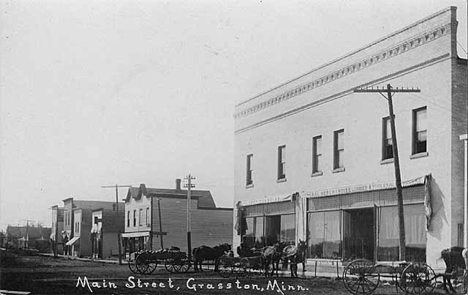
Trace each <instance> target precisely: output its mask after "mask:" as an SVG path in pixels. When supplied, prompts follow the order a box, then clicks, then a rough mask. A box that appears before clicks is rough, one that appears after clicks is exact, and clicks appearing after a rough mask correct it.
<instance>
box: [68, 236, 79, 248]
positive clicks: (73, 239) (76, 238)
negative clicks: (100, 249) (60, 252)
mask: <svg viewBox="0 0 468 295" xmlns="http://www.w3.org/2000/svg"><path fill="white" fill-rule="evenodd" d="M79 238H80V237H74V238H72V239H71V240H70V241H68V242H67V243H66V244H65V245H67V246H71V245H73V244H75V242H76V241H78V239H79Z"/></svg>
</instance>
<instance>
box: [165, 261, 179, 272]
mask: <svg viewBox="0 0 468 295" xmlns="http://www.w3.org/2000/svg"><path fill="white" fill-rule="evenodd" d="M164 267H165V268H166V270H167V271H168V272H171V273H172V272H175V271H176V270H175V266H174V259H166V260H165V261H164Z"/></svg>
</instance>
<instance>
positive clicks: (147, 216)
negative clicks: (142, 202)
mask: <svg viewBox="0 0 468 295" xmlns="http://www.w3.org/2000/svg"><path fill="white" fill-rule="evenodd" d="M146 226H150V222H149V207H147V208H146Z"/></svg>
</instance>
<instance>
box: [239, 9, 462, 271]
mask: <svg viewBox="0 0 468 295" xmlns="http://www.w3.org/2000/svg"><path fill="white" fill-rule="evenodd" d="M376 21H378V20H376ZM456 31H457V20H456V8H455V7H449V8H447V9H444V10H442V11H439V12H437V13H435V14H433V15H430V16H428V17H426V18H424V19H422V20H420V21H417V22H416V23H413V24H411V25H409V26H407V27H405V28H403V29H401V30H399V31H397V32H394V33H392V34H390V35H388V36H386V37H384V38H381V39H379V40H377V41H375V42H373V43H371V44H369V45H366V46H364V47H362V48H361V49H359V50H356V51H354V52H351V53H349V54H347V55H345V56H343V57H341V58H338V59H335V60H333V61H332V62H329V63H327V64H325V65H323V66H320V67H318V68H316V69H314V70H312V71H310V72H308V73H306V74H304V75H302V76H300V77H298V78H295V79H292V80H290V81H288V82H286V83H284V84H281V85H279V86H277V87H275V88H273V89H271V90H269V91H266V92H264V93H262V94H260V95H258V96H256V97H253V98H251V99H248V100H246V101H244V102H242V103H239V104H237V105H236V107H235V114H234V118H235V135H234V137H235V171H234V175H235V189H234V190H235V203H236V204H237V207H236V211H235V212H234V215H235V218H234V220H235V221H236V223H237V224H236V228H237V231H236V232H235V233H234V235H233V239H234V247H236V246H237V245H239V244H240V242H241V240H242V239H243V240H244V241H246V242H247V243H251V244H252V245H257V246H263V245H268V244H272V243H274V242H276V241H278V240H285V241H293V242H297V241H298V240H299V239H302V240H307V243H308V251H307V255H308V258H309V259H319V260H330V261H343V260H350V259H353V258H357V257H363V258H368V259H372V260H397V258H398V247H399V244H398V217H397V214H396V204H397V200H396V193H395V189H394V187H395V180H394V179H395V176H394V163H393V153H392V144H393V142H392V137H391V133H390V129H389V123H388V122H389V117H388V116H389V114H388V104H387V101H386V100H385V99H383V98H382V97H381V96H380V95H379V94H378V93H374V94H369V93H354V89H356V88H365V87H381V88H382V87H385V86H386V85H387V84H391V85H392V86H393V87H417V88H419V89H421V92H420V93H408V94H405V93H398V94H397V95H396V97H395V98H394V110H395V120H396V130H397V138H398V148H399V158H400V166H401V176H402V180H403V187H404V188H403V198H404V211H405V213H404V214H405V231H406V243H407V244H406V247H407V248H406V249H407V250H406V251H407V259H408V260H425V261H427V262H428V263H430V264H431V265H433V266H434V267H437V266H439V264H441V265H443V262H442V261H440V260H438V258H439V257H440V251H441V250H442V249H444V248H448V247H450V246H454V245H461V241H462V240H463V206H464V205H466V204H464V201H463V187H464V183H463V181H464V180H463V164H464V163H463V142H461V141H460V140H459V136H460V135H461V134H465V133H466V132H467V90H468V89H467V61H466V59H461V58H459V56H458V54H457V49H456V48H457V39H456ZM343 45H345V44H343Z"/></svg>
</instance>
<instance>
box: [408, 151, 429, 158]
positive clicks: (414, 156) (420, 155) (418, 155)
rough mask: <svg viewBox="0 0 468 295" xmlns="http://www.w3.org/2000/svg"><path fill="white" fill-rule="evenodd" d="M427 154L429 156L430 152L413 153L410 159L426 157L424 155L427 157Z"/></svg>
mask: <svg viewBox="0 0 468 295" xmlns="http://www.w3.org/2000/svg"><path fill="white" fill-rule="evenodd" d="M427 156H429V153H428V152H424V153H418V154H414V155H411V156H410V159H418V158H424V157H427Z"/></svg>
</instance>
